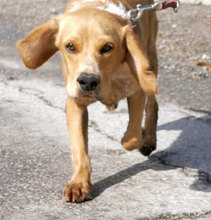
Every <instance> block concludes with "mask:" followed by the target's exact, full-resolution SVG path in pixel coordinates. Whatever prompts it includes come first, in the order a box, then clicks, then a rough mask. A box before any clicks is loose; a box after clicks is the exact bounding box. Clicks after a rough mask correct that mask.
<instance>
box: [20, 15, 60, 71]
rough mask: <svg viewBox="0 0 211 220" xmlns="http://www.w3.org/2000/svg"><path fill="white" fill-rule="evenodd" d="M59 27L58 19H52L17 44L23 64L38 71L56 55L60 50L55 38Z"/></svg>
mask: <svg viewBox="0 0 211 220" xmlns="http://www.w3.org/2000/svg"><path fill="white" fill-rule="evenodd" d="M58 26H59V24H58V19H57V18H54V19H51V20H49V21H48V22H47V23H45V24H43V25H41V26H39V27H38V28H36V29H34V30H33V31H32V32H31V33H30V34H29V35H28V36H27V37H26V38H25V39H23V40H20V41H18V42H17V43H16V47H17V49H18V51H19V53H20V55H21V56H22V59H23V62H24V64H25V65H26V66H27V67H28V68H30V69H36V68H37V67H39V66H41V65H42V64H43V63H44V62H45V61H47V60H48V59H49V58H50V57H51V56H52V55H53V54H55V53H56V51H57V50H58V48H57V47H56V46H55V38H56V33H57V32H58V29H59V27H58Z"/></svg>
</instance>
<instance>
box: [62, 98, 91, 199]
mask: <svg viewBox="0 0 211 220" xmlns="http://www.w3.org/2000/svg"><path fill="white" fill-rule="evenodd" d="M66 115H67V122H68V128H69V134H70V138H71V142H72V145H71V150H72V163H73V175H72V179H71V182H70V183H69V184H67V185H66V186H65V188H64V199H65V200H66V201H70V202H81V201H84V200H86V199H89V198H90V185H91V183H90V173H91V166H90V159H89V156H88V146H87V145H88V143H87V142H88V134H87V133H88V132H87V130H88V112H87V107H86V106H84V105H82V104H81V103H80V102H79V101H77V100H75V99H72V98H67V102H66Z"/></svg>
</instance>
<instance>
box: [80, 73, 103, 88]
mask: <svg viewBox="0 0 211 220" xmlns="http://www.w3.org/2000/svg"><path fill="white" fill-rule="evenodd" d="M77 82H78V83H79V85H80V87H81V89H82V90H83V91H86V92H90V91H94V90H95V89H96V88H97V86H98V85H99V84H100V78H99V76H96V75H95V74H88V73H81V74H80V76H79V77H78V78H77Z"/></svg>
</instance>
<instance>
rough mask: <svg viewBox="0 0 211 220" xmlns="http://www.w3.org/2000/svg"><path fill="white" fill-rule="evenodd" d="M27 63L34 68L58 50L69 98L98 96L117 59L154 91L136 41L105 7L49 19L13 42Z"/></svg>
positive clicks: (152, 78)
mask: <svg viewBox="0 0 211 220" xmlns="http://www.w3.org/2000/svg"><path fill="white" fill-rule="evenodd" d="M17 48H18V50H19V52H20V54H21V56H22V58H23V61H24V63H25V65H26V66H27V67H28V68H31V69H35V68H37V67H39V66H41V65H42V64H43V63H44V62H46V61H47V60H48V59H49V58H50V57H51V56H52V55H53V54H55V53H56V52H57V51H58V50H59V51H60V53H61V56H62V63H63V64H62V65H63V72H64V76H65V81H66V84H67V90H68V94H69V96H71V97H83V96H90V97H92V96H94V97H100V98H101V99H103V94H104V93H105V92H106V91H108V90H109V86H110V84H111V78H112V77H113V76H114V75H115V74H116V73H117V70H118V69H119V67H120V66H121V65H122V63H124V62H127V63H128V66H129V67H130V70H131V73H132V74H133V75H134V77H135V78H136V79H137V81H138V82H139V84H140V87H141V88H142V89H143V90H144V92H145V93H146V94H156V93H157V82H156V76H155V75H154V73H152V72H151V71H149V70H148V67H149V65H148V59H147V57H146V55H145V53H144V50H143V48H142V45H141V43H140V42H139V40H138V38H137V36H136V35H135V34H134V33H133V31H132V30H131V28H130V25H128V23H127V21H126V20H124V19H122V18H120V17H119V16H116V15H113V14H111V13H109V12H106V11H103V10H97V9H86V10H85V9H81V10H77V11H74V12H72V13H66V14H64V15H62V16H60V17H58V18H54V19H51V20H50V21H48V22H47V23H46V24H44V25H42V26H40V27H38V28H36V29H35V30H33V31H32V32H31V33H30V34H29V35H28V36H27V37H26V38H25V39H23V40H21V41H19V42H18V43H17Z"/></svg>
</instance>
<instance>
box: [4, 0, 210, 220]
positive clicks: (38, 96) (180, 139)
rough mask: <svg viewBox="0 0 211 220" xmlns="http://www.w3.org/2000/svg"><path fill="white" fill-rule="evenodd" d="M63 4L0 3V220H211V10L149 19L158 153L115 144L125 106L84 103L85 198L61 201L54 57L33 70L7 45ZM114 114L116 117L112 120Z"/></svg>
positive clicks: (63, 149) (63, 171)
mask: <svg viewBox="0 0 211 220" xmlns="http://www.w3.org/2000/svg"><path fill="white" fill-rule="evenodd" d="M66 4H67V1H62V0H61V1H56V0H51V1H39V0H36V1H35V0H33V1H28V0H22V1H20V2H18V3H17V1H14V0H11V1H5V0H0V8H1V11H0V219H8V220H13V219H15V220H19V219H20V220H22V219H27V220H28V219H30V220H31V219H32V220H33V219H41V220H42V219H44V220H45V219H211V208H210V207H211V137H210V134H211V98H210V91H211V89H210V85H211V70H210V68H208V67H205V66H198V65H197V63H198V62H200V61H203V62H205V63H211V44H210V36H211V29H210V25H211V13H210V12H211V6H203V5H183V6H182V8H181V10H180V12H179V13H178V14H174V13H173V12H172V11H171V10H170V9H169V10H166V11H162V12H159V13H158V17H159V21H160V31H159V36H158V44H157V47H158V52H159V64H160V69H159V88H160V89H159V91H160V93H159V95H158V100H159V103H160V113H159V125H158V149H157V151H155V152H154V153H153V154H152V156H150V157H148V158H146V157H143V156H142V155H140V154H139V153H138V152H137V151H134V152H126V151H125V150H123V149H122V147H121V145H120V140H121V137H122V135H123V133H124V131H125V129H126V126H127V120H128V114H127V107H126V102H125V101H122V102H121V103H120V105H119V107H118V109H117V110H116V111H114V112H108V111H107V110H106V109H105V107H104V106H103V105H101V104H100V103H97V104H94V105H91V106H90V107H89V112H90V122H89V146H90V156H91V162H92V169H93V173H92V183H93V189H92V194H93V200H91V201H89V202H86V203H82V204H70V203H65V202H63V201H62V189H63V186H64V185H65V184H66V183H67V182H68V180H69V179H70V177H71V159H70V148H69V137H68V133H67V125H66V118H65V113H64V105H65V99H66V91H65V89H64V83H63V79H62V74H61V67H60V57H59V55H56V56H55V57H53V58H52V59H51V60H50V61H49V62H48V63H47V64H45V65H44V66H43V67H41V68H40V69H38V70H36V71H31V70H28V69H26V68H25V67H24V65H23V64H22V62H21V59H20V57H19V55H18V53H17V51H16V49H15V45H14V44H15V42H16V41H17V40H18V39H20V38H23V37H24V36H25V34H26V33H28V32H29V31H30V30H31V29H32V28H34V27H36V26H37V25H39V24H41V23H42V22H45V21H46V20H47V19H48V18H49V17H52V16H55V15H58V14H59V13H61V12H62V10H63V9H64V8H65V5H66ZM117 118H118V120H117Z"/></svg>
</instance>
